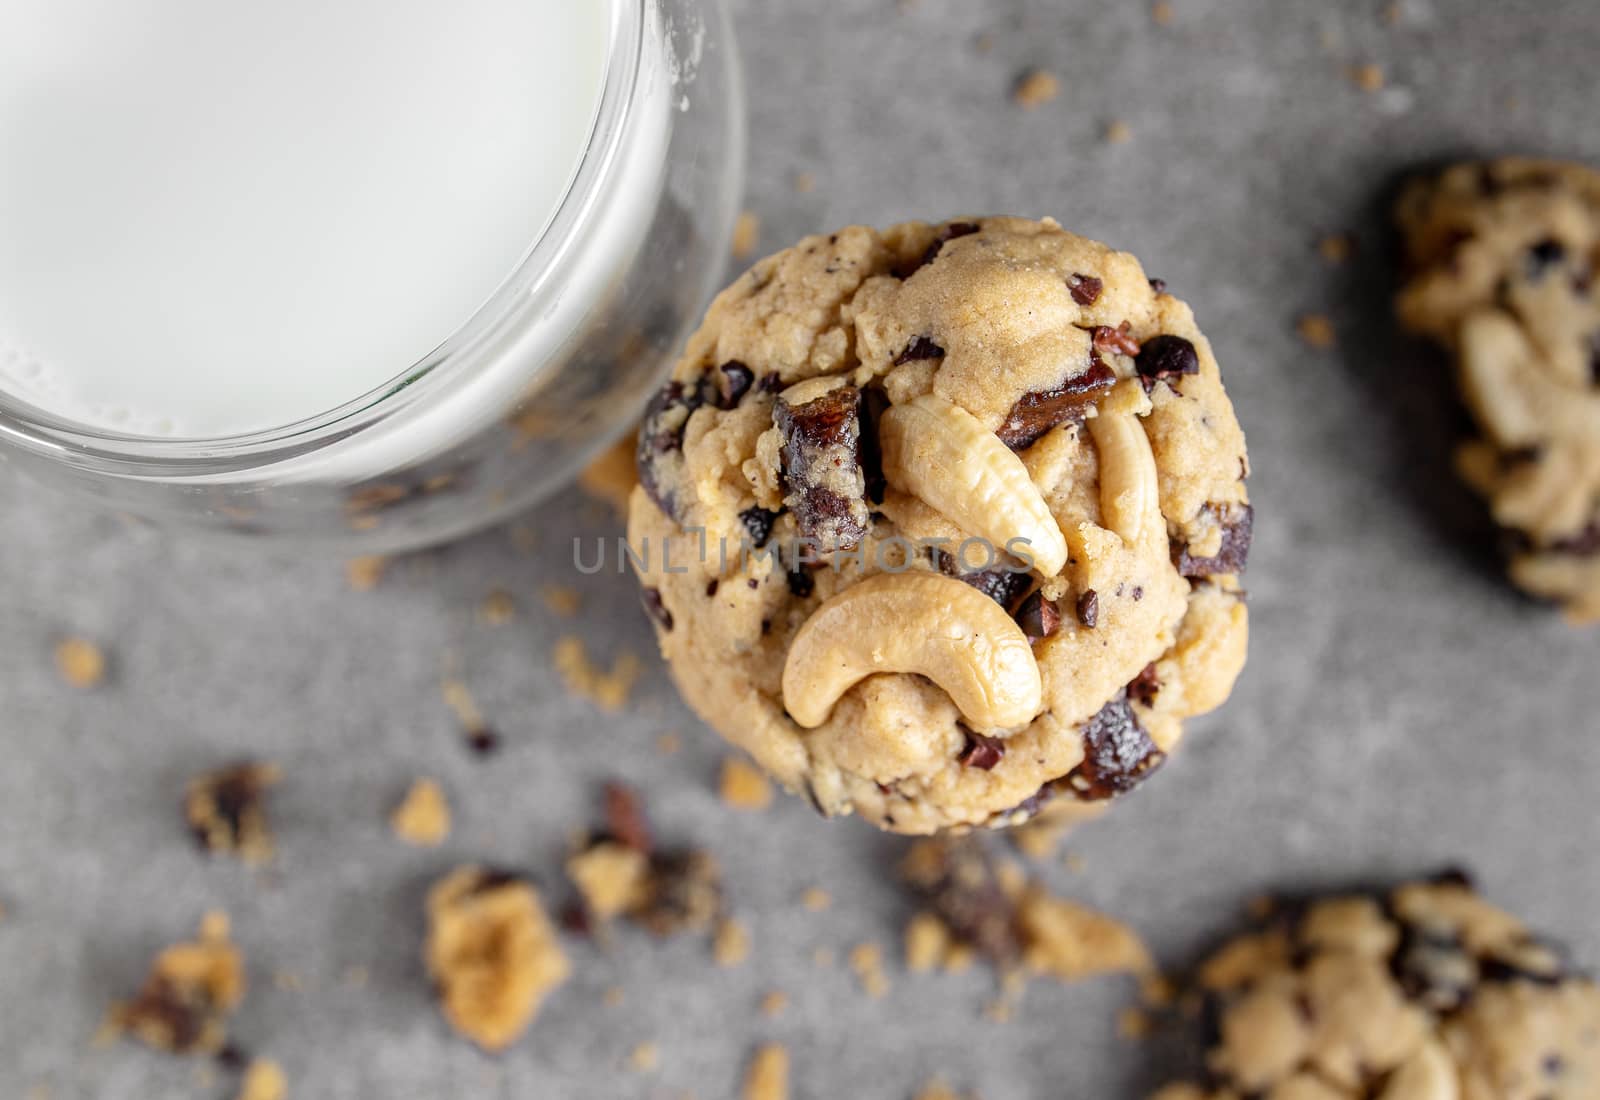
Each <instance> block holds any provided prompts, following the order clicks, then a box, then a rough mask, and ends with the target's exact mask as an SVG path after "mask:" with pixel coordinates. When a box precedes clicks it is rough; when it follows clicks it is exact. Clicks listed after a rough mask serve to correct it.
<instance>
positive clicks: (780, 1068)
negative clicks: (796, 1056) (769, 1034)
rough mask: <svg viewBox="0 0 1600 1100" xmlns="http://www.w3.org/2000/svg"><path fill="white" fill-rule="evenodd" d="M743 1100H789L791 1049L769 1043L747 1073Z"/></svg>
mask: <svg viewBox="0 0 1600 1100" xmlns="http://www.w3.org/2000/svg"><path fill="white" fill-rule="evenodd" d="M740 1096H741V1098H742V1100H789V1048H788V1047H785V1046H783V1045H782V1044H781V1043H768V1044H767V1045H766V1046H764V1047H762V1048H761V1049H760V1050H758V1051H756V1054H755V1057H754V1058H752V1059H751V1060H750V1068H749V1069H748V1070H746V1071H745V1076H744V1089H743V1091H742V1092H741V1093H740Z"/></svg>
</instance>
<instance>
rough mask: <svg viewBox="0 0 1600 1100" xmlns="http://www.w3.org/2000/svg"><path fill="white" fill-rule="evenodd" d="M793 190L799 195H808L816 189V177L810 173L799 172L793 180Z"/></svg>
mask: <svg viewBox="0 0 1600 1100" xmlns="http://www.w3.org/2000/svg"><path fill="white" fill-rule="evenodd" d="M794 189H795V191H796V192H797V193H799V194H801V195H809V194H811V192H813V191H815V190H816V189H817V177H816V176H814V175H812V174H811V173H810V172H801V173H800V174H799V175H797V176H795V178H794Z"/></svg>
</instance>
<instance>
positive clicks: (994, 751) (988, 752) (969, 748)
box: [956, 728, 1006, 772]
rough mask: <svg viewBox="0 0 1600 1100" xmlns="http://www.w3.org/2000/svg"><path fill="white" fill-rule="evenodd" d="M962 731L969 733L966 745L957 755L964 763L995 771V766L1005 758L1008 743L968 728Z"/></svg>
mask: <svg viewBox="0 0 1600 1100" xmlns="http://www.w3.org/2000/svg"><path fill="white" fill-rule="evenodd" d="M961 732H962V733H964V734H966V735H967V744H966V747H965V748H963V749H962V750H961V755H960V756H958V757H956V759H957V760H959V761H960V762H961V763H962V764H964V765H966V766H967V767H969V768H978V769H979V770H981V771H986V772H987V771H993V770H994V766H995V765H996V764H998V763H1000V761H1001V760H1003V759H1005V755H1006V743H1005V742H1004V741H1002V740H1000V739H999V738H998V737H985V736H984V735H983V734H981V733H973V732H972V731H971V730H969V729H966V728H963V729H962V731H961Z"/></svg>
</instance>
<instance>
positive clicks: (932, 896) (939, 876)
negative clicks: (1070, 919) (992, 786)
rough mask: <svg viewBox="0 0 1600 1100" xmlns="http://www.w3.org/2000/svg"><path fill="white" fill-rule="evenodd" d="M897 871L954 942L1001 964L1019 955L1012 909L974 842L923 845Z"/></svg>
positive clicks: (991, 863)
mask: <svg viewBox="0 0 1600 1100" xmlns="http://www.w3.org/2000/svg"><path fill="white" fill-rule="evenodd" d="M901 871H902V874H903V875H904V876H905V879H906V883H907V884H908V885H909V886H910V887H911V888H912V889H913V890H915V891H916V893H917V894H919V895H920V896H921V897H922V899H923V901H924V902H925V903H926V904H927V907H928V909H929V910H931V911H932V912H933V914H934V915H935V916H937V917H938V918H939V919H940V920H942V921H943V922H944V923H945V925H946V926H947V927H948V928H949V929H950V931H951V933H952V934H953V935H954V936H955V937H956V939H957V940H959V941H960V942H962V943H965V944H968V945H970V946H972V947H973V948H975V949H976V950H977V951H979V952H981V953H982V954H983V955H984V956H986V957H987V958H990V959H993V960H994V961H996V962H999V963H1009V962H1013V961H1015V960H1016V959H1017V957H1018V956H1019V955H1020V954H1021V951H1022V942H1021V937H1020V934H1019V929H1018V927H1017V913H1016V907H1015V905H1013V904H1012V901H1011V899H1010V898H1009V897H1008V896H1007V895H1006V892H1005V890H1004V888H1002V886H1001V885H1000V876H999V873H998V871H997V870H996V868H995V865H994V861H993V860H992V859H990V857H989V855H988V852H987V851H985V849H984V847H983V845H982V844H981V843H979V842H978V841H977V840H975V839H972V838H966V839H962V840H924V841H921V842H919V843H918V844H916V845H915V846H914V847H913V848H912V849H911V852H910V853H909V854H908V855H907V856H906V859H905V862H904V863H903V864H902V867H901Z"/></svg>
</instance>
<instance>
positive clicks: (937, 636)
mask: <svg viewBox="0 0 1600 1100" xmlns="http://www.w3.org/2000/svg"><path fill="white" fill-rule="evenodd" d="M878 672H918V673H921V674H922V675H924V676H926V677H927V678H928V679H930V680H932V681H933V682H934V683H936V684H938V685H939V686H940V687H942V688H943V689H944V690H945V691H946V692H948V693H949V695H950V699H951V701H952V702H954V703H955V705H956V707H957V709H959V710H960V711H961V713H962V715H963V716H965V718H966V720H967V723H968V724H969V725H971V726H972V727H973V728H974V729H976V730H980V731H981V730H1003V729H1010V728H1013V727H1016V726H1020V725H1023V724H1024V723H1026V722H1029V721H1031V720H1032V719H1033V717H1034V715H1036V714H1037V713H1038V712H1039V708H1040V706H1041V704H1042V699H1043V694H1044V692H1043V685H1042V683H1041V682H1040V678H1039V666H1038V664H1037V662H1035V661H1034V658H1033V649H1032V647H1031V646H1030V645H1029V644H1028V639H1027V637H1026V636H1024V635H1023V633H1022V629H1021V628H1020V627H1018V626H1017V624H1016V623H1014V622H1013V621H1012V620H1011V616H1009V615H1007V614H1006V612H1005V609H1004V608H1002V607H1001V606H1000V605H999V604H997V603H995V602H994V601H993V600H991V599H990V598H989V597H988V596H985V595H984V594H983V593H981V592H979V591H978V590H977V589H976V588H973V587H972V586H971V585H969V584H964V583H963V582H961V581H959V580H956V579H955V578H954V577H946V576H942V575H940V574H937V573H880V574H879V575H877V576H874V577H868V578H867V579H866V580H864V581H861V582H860V583H859V584H855V585H852V586H851V587H849V588H847V589H845V590H844V591H843V592H841V593H839V594H838V595H837V596H834V597H833V598H832V599H830V600H828V601H827V602H826V603H824V604H823V605H822V606H821V607H820V608H818V609H817V611H816V612H815V613H814V614H813V615H812V616H811V618H809V619H807V620H806V623H805V625H804V626H802V627H801V628H800V631H799V633H798V634H796V635H795V637H794V641H793V642H792V643H791V644H790V646H789V656H788V659H787V660H786V661H785V662H784V666H783V703H784V706H785V708H787V710H788V711H789V714H790V716H791V717H792V718H794V720H795V721H796V722H798V723H800V725H802V726H804V727H806V728H807V729H815V728H816V727H817V726H820V725H822V723H823V722H825V721H827V719H828V715H829V713H830V712H831V711H832V710H833V705H834V704H835V703H836V702H838V701H839V697H840V696H842V695H843V694H844V693H845V692H846V691H848V690H849V689H850V688H851V687H852V686H853V685H855V684H856V683H857V682H859V681H861V680H863V679H865V678H866V677H868V676H871V675H873V674H874V673H878Z"/></svg>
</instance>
